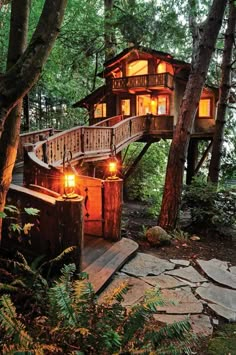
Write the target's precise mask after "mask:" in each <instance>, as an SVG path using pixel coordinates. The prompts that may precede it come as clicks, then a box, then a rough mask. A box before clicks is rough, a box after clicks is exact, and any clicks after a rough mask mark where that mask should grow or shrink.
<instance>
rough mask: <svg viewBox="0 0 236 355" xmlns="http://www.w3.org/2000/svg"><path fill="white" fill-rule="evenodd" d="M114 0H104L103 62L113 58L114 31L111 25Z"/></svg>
mask: <svg viewBox="0 0 236 355" xmlns="http://www.w3.org/2000/svg"><path fill="white" fill-rule="evenodd" d="M113 6H114V0H104V45H105V61H106V60H108V59H111V58H112V57H114V55H115V53H116V50H115V43H116V40H115V29H114V26H113V24H112V10H113Z"/></svg>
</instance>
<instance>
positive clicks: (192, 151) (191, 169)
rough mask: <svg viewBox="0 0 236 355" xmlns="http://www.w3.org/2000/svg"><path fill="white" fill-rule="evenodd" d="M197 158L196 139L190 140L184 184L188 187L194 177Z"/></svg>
mask: <svg viewBox="0 0 236 355" xmlns="http://www.w3.org/2000/svg"><path fill="white" fill-rule="evenodd" d="M197 158H198V139H190V142H189V147H188V156H187V174H186V184H187V185H190V184H191V182H192V179H193V177H194V175H195V168H196V165H197Z"/></svg>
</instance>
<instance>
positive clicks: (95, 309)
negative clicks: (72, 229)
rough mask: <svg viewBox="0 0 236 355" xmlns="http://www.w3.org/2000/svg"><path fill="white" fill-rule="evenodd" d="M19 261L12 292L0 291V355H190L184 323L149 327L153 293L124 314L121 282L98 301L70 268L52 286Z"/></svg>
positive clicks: (155, 303) (155, 301) (159, 301)
mask: <svg viewBox="0 0 236 355" xmlns="http://www.w3.org/2000/svg"><path fill="white" fill-rule="evenodd" d="M64 254H65V253H64ZM61 257H62V255H61V256H60V258H56V259H54V262H55V260H57V259H61ZM20 259H21V261H18V262H16V263H15V265H14V267H16V268H19V270H20V271H19V272H18V274H17V280H15V282H14V283H12V284H11V285H8V286H11V287H12V289H11V288H10V289H7V284H6V283H5V288H4V287H2V289H1V290H0V294H1V297H0V353H1V354H3V355H7V354H22V355H26V354H27V355H31V354H32V355H33V354H75V355H83V354H84V355H93V354H98V355H99V354H103V355H111V354H150V355H151V354H163V355H164V354H175V355H177V354H183V353H184V354H191V346H193V344H194V343H196V337H194V336H193V335H192V333H191V332H190V324H189V322H188V320H184V321H181V322H178V323H174V324H172V325H166V326H165V327H162V328H161V327H160V326H159V325H158V324H157V323H156V322H155V320H154V318H153V314H154V313H157V312H158V307H159V306H161V305H163V304H164V303H165V300H163V298H162V295H161V293H160V291H159V290H155V289H154V290H153V292H149V293H147V294H146V295H145V297H144V299H143V301H142V302H140V303H138V304H136V305H135V306H133V307H132V308H130V309H126V308H125V307H124V306H123V305H122V301H123V298H124V295H125V294H126V292H127V291H128V286H127V284H126V283H124V284H121V285H120V286H119V287H118V288H116V289H113V290H112V291H111V292H109V293H108V294H107V295H106V297H104V300H103V301H98V299H97V296H96V294H95V293H94V291H93V288H92V286H91V284H90V283H89V282H88V279H87V275H85V274H83V273H82V274H77V273H76V266H75V265H74V264H68V265H64V266H63V268H62V269H61V273H60V275H59V276H58V277H56V278H55V277H54V280H53V281H52V280H50V279H49V278H47V277H46V276H45V275H44V274H41V272H40V271H41V270H42V266H37V267H36V264H34V263H32V264H30V265H29V264H28V263H27V261H26V260H25V258H24V257H23V256H22V255H21V256H20ZM40 265H42V263H40ZM48 267H50V262H49V264H48ZM8 274H9V275H10V271H8ZM9 275H8V276H9Z"/></svg>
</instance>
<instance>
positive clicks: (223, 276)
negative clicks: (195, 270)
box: [197, 259, 236, 289]
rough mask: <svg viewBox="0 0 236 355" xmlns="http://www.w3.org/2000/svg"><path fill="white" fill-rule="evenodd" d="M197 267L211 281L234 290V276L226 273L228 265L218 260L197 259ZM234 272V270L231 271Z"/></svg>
mask: <svg viewBox="0 0 236 355" xmlns="http://www.w3.org/2000/svg"><path fill="white" fill-rule="evenodd" d="M197 263H198V265H199V266H200V267H201V269H202V270H203V271H204V273H205V274H206V275H207V276H209V277H210V278H211V279H212V280H214V281H216V282H218V283H219V284H221V285H225V286H228V287H230V288H233V289H236V274H234V273H232V272H230V271H228V263H227V262H225V261H221V260H218V259H211V260H201V259H197ZM233 270H234V269H233Z"/></svg>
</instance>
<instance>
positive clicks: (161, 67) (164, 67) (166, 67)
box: [157, 62, 174, 74]
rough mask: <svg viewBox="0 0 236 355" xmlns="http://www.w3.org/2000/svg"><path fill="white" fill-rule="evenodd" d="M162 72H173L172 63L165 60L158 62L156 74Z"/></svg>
mask: <svg viewBox="0 0 236 355" xmlns="http://www.w3.org/2000/svg"><path fill="white" fill-rule="evenodd" d="M162 73H170V74H174V71H173V67H172V65H171V64H169V63H166V62H160V63H159V64H158V67H157V74H162Z"/></svg>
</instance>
